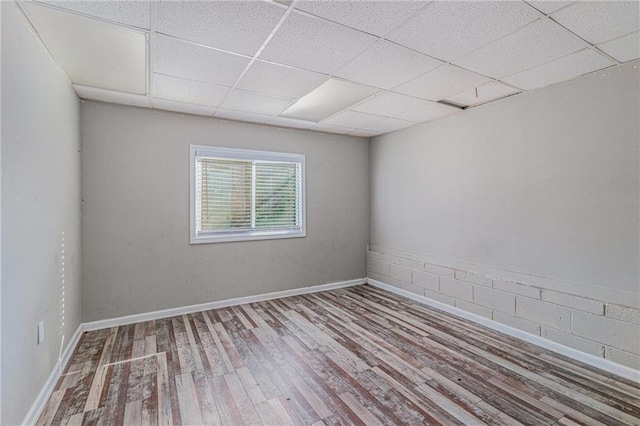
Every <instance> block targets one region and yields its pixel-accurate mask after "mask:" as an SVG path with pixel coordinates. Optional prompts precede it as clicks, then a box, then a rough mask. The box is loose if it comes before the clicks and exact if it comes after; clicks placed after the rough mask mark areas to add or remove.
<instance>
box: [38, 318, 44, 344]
mask: <svg viewBox="0 0 640 426" xmlns="http://www.w3.org/2000/svg"><path fill="white" fill-rule="evenodd" d="M42 342H44V321H40V322H39V323H38V344H40V343H42Z"/></svg>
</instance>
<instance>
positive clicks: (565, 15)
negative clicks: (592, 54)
mask: <svg viewBox="0 0 640 426" xmlns="http://www.w3.org/2000/svg"><path fill="white" fill-rule="evenodd" d="M551 17H552V18H553V19H555V20H556V21H558V22H559V23H560V24H562V25H563V26H565V27H566V28H568V29H569V30H571V31H573V32H574V33H576V34H578V35H579V36H580V37H582V38H584V39H585V40H587V41H588V42H590V43H593V44H597V43H602V42H604V41H608V40H611V39H614V38H617V37H620V36H623V35H625V34H628V33H631V32H634V31H638V30H640V5H639V4H638V1H637V0H634V1H578V2H575V3H574V4H572V5H571V6H569V7H567V8H565V9H562V10H559V11H557V12H556V13H554V14H553V15H551Z"/></svg>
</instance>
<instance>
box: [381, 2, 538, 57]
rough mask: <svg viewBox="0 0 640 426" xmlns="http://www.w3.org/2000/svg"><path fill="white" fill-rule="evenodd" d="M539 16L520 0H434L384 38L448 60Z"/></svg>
mask: <svg viewBox="0 0 640 426" xmlns="http://www.w3.org/2000/svg"><path fill="white" fill-rule="evenodd" d="M538 18H539V15H538V13H537V12H536V11H535V10H533V9H532V8H531V7H529V6H527V5H526V4H525V3H523V2H514V1H491V2H489V1H478V2H470V1H434V2H432V3H430V4H429V5H428V6H427V7H425V8H424V9H423V10H422V11H421V12H420V14H418V16H416V17H415V18H414V19H412V20H411V21H409V22H408V23H407V24H405V25H403V26H402V27H400V28H399V29H398V30H396V31H394V32H392V33H391V34H390V35H389V36H388V37H387V38H388V39H389V40H392V41H395V42H397V43H399V44H402V45H404V46H407V47H410V48H412V49H415V50H417V51H419V52H423V53H426V54H427V55H429V56H433V57H435V58H438V59H441V60H444V61H450V60H452V59H456V58H458V57H460V56H462V55H464V54H465V53H468V52H471V51H472V50H475V49H477V48H479V47H481V46H483V45H485V44H487V43H489V42H491V41H493V40H497V39H498V38H500V37H502V36H505V35H507V34H509V33H510V32H512V31H514V30H516V29H517V28H520V27H522V26H524V25H526V24H528V23H529V22H532V21H534V20H536V19H538Z"/></svg>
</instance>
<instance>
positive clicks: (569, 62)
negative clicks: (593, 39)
mask: <svg viewBox="0 0 640 426" xmlns="http://www.w3.org/2000/svg"><path fill="white" fill-rule="evenodd" d="M614 64H615V63H614V62H613V61H611V60H610V59H607V58H605V57H604V56H603V55H601V54H599V53H597V52H595V51H593V50H591V49H585V50H581V51H579V52H576V53H572V54H571V55H568V56H565V57H563V58H560V59H556V60H555V61H552V62H548V63H546V64H543V65H540V66H537V67H535V68H531V69H528V70H526V71H523V72H520V73H518V74H514V75H512V76H509V77H504V78H502V81H504V82H506V83H509V84H511V85H514V86H517V87H520V88H522V89H525V90H531V89H537V88H539V87H545V86H549V85H551V84H555V83H560V82H562V81H566V80H570V79H572V78H575V77H578V76H580V75H583V74H587V73H590V72H592V71H596V70H599V69H602V68H606V67H609V66H611V65H614Z"/></svg>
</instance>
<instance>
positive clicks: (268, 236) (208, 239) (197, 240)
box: [190, 230, 307, 244]
mask: <svg viewBox="0 0 640 426" xmlns="http://www.w3.org/2000/svg"><path fill="white" fill-rule="evenodd" d="M306 236H307V232H306V231H304V230H303V231H295V232H292V231H284V232H269V233H264V232H263V233H257V232H256V233H252V232H248V233H242V234H236V235H233V234H222V235H217V236H211V235H203V236H199V237H197V236H191V242H190V243H191V244H212V243H228V242H237V241H256V240H279V239H283V238H304V237H306Z"/></svg>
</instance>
